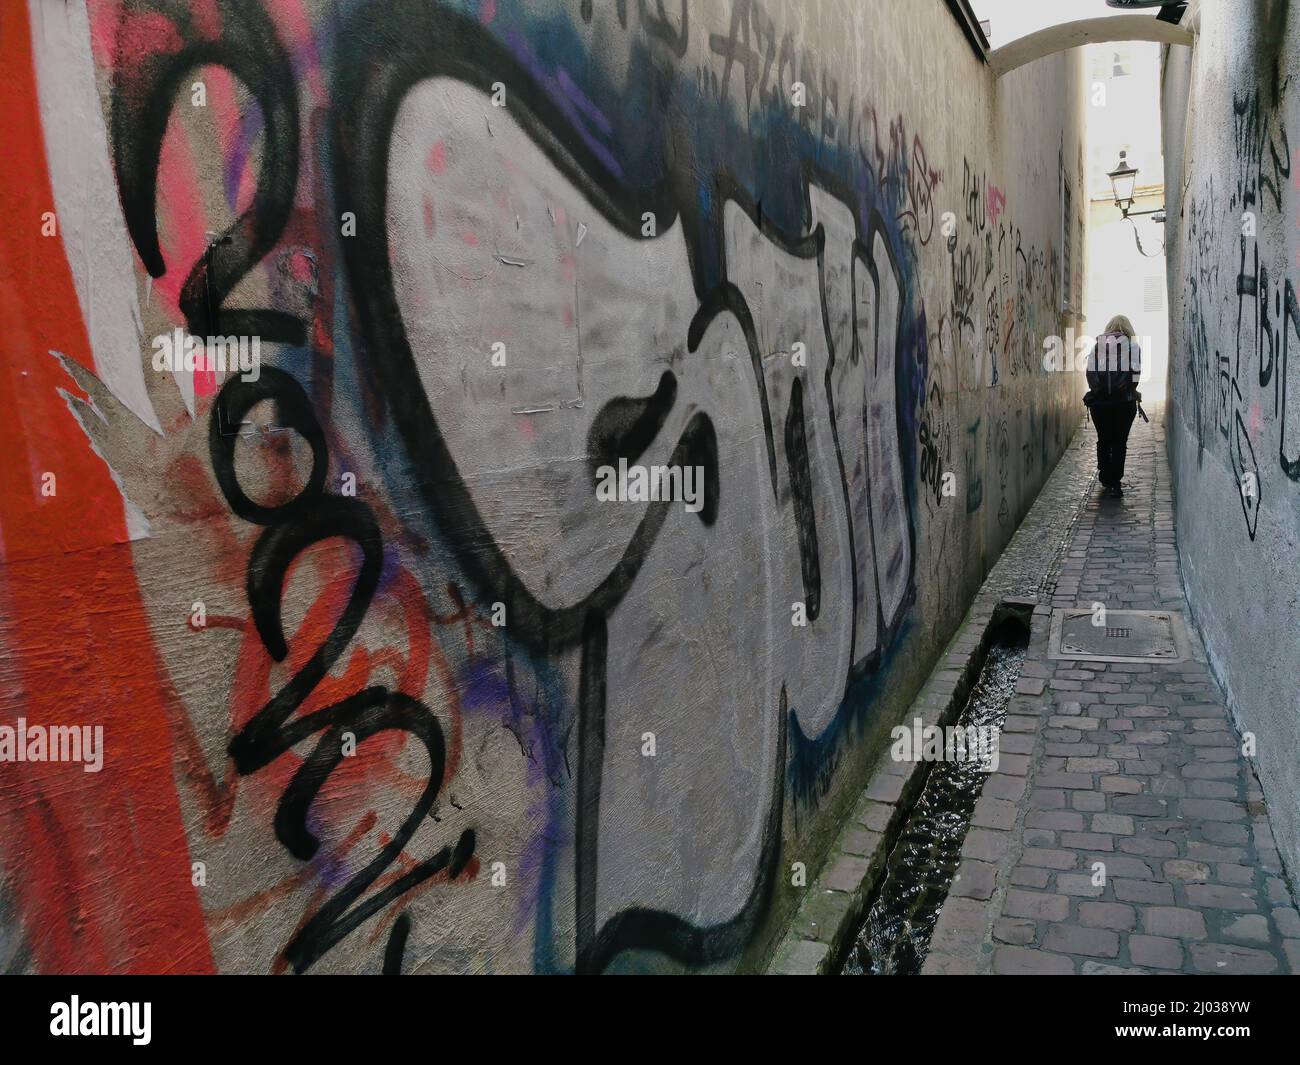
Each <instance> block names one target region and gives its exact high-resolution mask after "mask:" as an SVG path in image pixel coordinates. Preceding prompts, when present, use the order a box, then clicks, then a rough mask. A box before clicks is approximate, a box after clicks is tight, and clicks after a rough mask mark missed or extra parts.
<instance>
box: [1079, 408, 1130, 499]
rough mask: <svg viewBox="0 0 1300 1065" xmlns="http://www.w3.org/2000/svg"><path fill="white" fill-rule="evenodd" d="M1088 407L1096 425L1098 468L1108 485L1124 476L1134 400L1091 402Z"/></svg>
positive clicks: (1102, 481) (1114, 483)
mask: <svg viewBox="0 0 1300 1065" xmlns="http://www.w3.org/2000/svg"><path fill="white" fill-rule="evenodd" d="M1089 410H1090V411H1091V413H1092V424H1093V425H1095V426H1096V427H1097V472H1098V474H1099V475H1100V480H1101V483H1102V484H1103V485H1105V486H1106V487H1107V488H1112V487H1115V486H1117V485H1118V484H1119V482H1120V480H1121V479H1122V478H1123V476H1124V454H1125V452H1126V451H1127V450H1128V431H1129V429H1131V428H1132V427H1133V419H1134V418H1136V417H1137V401H1136V400H1123V401H1120V402H1118V403H1104V404H1103V403H1094V404H1093V405H1092V406H1091V407H1090V408H1089Z"/></svg>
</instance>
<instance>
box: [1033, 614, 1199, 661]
mask: <svg viewBox="0 0 1300 1065" xmlns="http://www.w3.org/2000/svg"><path fill="white" fill-rule="evenodd" d="M1047 655H1048V657H1049V658H1074V659H1078V660H1080V661H1085V662H1086V661H1093V662H1150V661H1159V662H1180V661H1182V660H1183V659H1185V658H1187V657H1188V654H1187V633H1186V631H1185V630H1184V628H1183V619H1182V615H1180V614H1177V613H1174V612H1173V611H1170V610H1107V611H1106V612H1105V614H1104V615H1103V614H1100V613H1097V614H1094V613H1093V611H1092V610H1090V609H1085V608H1083V607H1066V608H1063V609H1058V610H1055V611H1053V612H1052V633H1051V641H1050V643H1049V645H1048V649H1047Z"/></svg>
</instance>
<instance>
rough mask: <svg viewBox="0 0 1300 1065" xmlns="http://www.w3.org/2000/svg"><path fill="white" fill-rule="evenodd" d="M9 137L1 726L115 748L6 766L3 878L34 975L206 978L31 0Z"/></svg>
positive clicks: (6, 126)
mask: <svg viewBox="0 0 1300 1065" xmlns="http://www.w3.org/2000/svg"><path fill="white" fill-rule="evenodd" d="M0 129H3V130H4V131H5V149H4V151H3V152H0V218H3V219H4V226H3V229H0V455H3V458H2V459H0V560H2V561H3V562H4V565H3V567H2V568H0V626H2V629H0V649H3V654H0V724H7V725H15V724H16V721H17V718H19V717H23V718H25V719H26V720H27V722H28V724H29V725H43V726H50V725H59V724H67V725H73V724H76V725H92V726H93V725H102V726H103V729H104V746H105V754H104V765H103V769H102V771H100V772H98V773H86V772H84V770H83V767H82V766H81V765H79V764H69V763H51V762H43V763H14V762H0V848H3V851H2V853H3V866H4V870H5V873H6V874H7V875H8V876H9V877H10V878H12V880H13V882H14V883H15V884H16V889H17V890H16V895H17V904H18V908H19V911H20V914H19V916H20V919H21V924H22V928H23V931H24V935H25V939H26V945H27V947H28V948H29V949H30V951H31V957H32V961H33V964H34V966H35V968H37V969H38V970H40V971H44V972H73V973H81V972H174V971H184V972H204V971H211V970H212V968H213V960H212V953H211V949H210V945H209V942H208V936H207V930H206V925H205V921H204V917H203V911H202V908H201V906H200V905H199V900H198V896H197V893H196V890H195V889H194V888H193V887H192V886H191V884H190V861H191V858H190V854H189V848H188V845H187V842H186V837H185V831H184V827H183V824H182V821H181V812H180V804H179V801H178V799H177V795H176V786H175V782H174V779H173V736H172V730H171V728H170V725H169V723H168V715H167V704H166V702H165V698H166V696H165V688H164V685H163V681H162V675H161V672H160V666H159V664H158V661H157V658H156V654H155V649H154V644H153V639H152V635H151V632H150V627H149V622H148V617H147V615H146V613H145V609H144V606H143V603H142V602H141V598H140V591H139V588H138V586H137V582H136V577H135V571H134V566H133V561H132V554H131V549H130V546H129V544H128V543H127V541H126V524H125V518H124V515H123V507H122V500H121V496H120V494H119V492H118V489H117V487H116V485H115V484H114V483H113V481H112V478H111V477H110V476H109V473H108V470H107V468H106V467H105V465H104V463H103V461H102V460H101V459H100V458H99V457H98V456H97V455H96V454H95V453H94V452H93V451H92V450H91V448H90V446H89V442H88V441H87V439H86V436H85V434H84V432H83V431H82V429H81V428H80V426H79V425H78V424H77V422H76V420H75V419H74V418H73V416H72V414H71V412H70V411H69V410H68V408H67V405H66V403H65V401H64V400H63V397H62V396H60V395H59V394H58V392H57V389H58V388H65V389H68V390H70V391H76V390H75V387H74V386H73V384H72V382H71V381H70V380H69V379H68V377H67V374H66V373H65V372H64V371H63V369H62V367H61V366H59V364H58V362H57V361H56V360H55V359H54V358H53V357H52V356H50V355H49V354H48V352H49V351H50V350H51V349H54V350H57V351H61V352H63V353H64V354H66V355H67V356H68V357H69V358H72V359H75V360H76V361H77V362H78V363H80V364H81V365H82V366H85V367H87V368H93V366H94V361H93V358H92V356H91V351H90V345H89V341H88V340H87V336H86V331H85V327H84V325H83V323H82V321H81V311H80V307H79V305H78V301H77V294H76V290H75V288H74V286H73V281H72V274H71V271H70V270H69V267H68V263H67V259H66V255H65V252H64V249H63V244H62V241H61V240H60V239H58V238H57V237H49V236H42V234H41V224H42V214H43V213H44V212H46V211H53V210H54V198H53V194H52V191H51V187H50V180H49V174H48V171H47V168H46V161H45V152H44V142H43V138H42V132H41V124H40V110H39V105H38V100H37V89H36V73H35V67H34V64H33V61H32V48H31V26H30V22H29V15H28V11H27V5H26V3H14V4H6V5H4V10H3V14H0ZM46 472H49V473H53V474H54V476H55V478H56V480H55V490H56V494H55V495H54V496H53V497H50V498H46V497H45V496H43V495H42V493H41V485H42V474H44V473H46ZM196 857H201V856H196Z"/></svg>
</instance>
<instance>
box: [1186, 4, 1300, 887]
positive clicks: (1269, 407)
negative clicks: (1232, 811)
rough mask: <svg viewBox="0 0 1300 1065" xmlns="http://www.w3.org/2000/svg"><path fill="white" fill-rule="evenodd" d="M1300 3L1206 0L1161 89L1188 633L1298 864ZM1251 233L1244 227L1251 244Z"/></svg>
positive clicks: (1282, 844) (1281, 841)
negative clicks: (1247, 741)
mask: <svg viewBox="0 0 1300 1065" xmlns="http://www.w3.org/2000/svg"><path fill="white" fill-rule="evenodd" d="M1298 72H1300V8H1298V7H1297V6H1296V5H1295V4H1294V3H1288V2H1287V0H1253V2H1249V3H1207V4H1204V5H1202V7H1201V13H1200V27H1199V35H1198V38H1197V42H1196V46H1195V48H1194V50H1188V49H1183V48H1174V49H1172V51H1171V52H1170V54H1169V56H1168V60H1167V63H1166V67H1165V82H1164V89H1163V92H1164V107H1165V113H1164V139H1165V160H1166V182H1165V184H1166V188H1167V190H1168V207H1169V219H1170V221H1169V225H1168V227H1167V229H1168V251H1169V306H1170V318H1171V320H1170V344H1169V352H1170V355H1169V365H1170V398H1171V408H1170V413H1171V417H1170V429H1169V450H1170V459H1171V463H1172V467H1173V476H1174V489H1175V500H1176V507H1177V522H1178V531H1179V549H1180V554H1181V559H1182V564H1183V574H1184V580H1185V582H1186V585H1187V591H1188V596H1189V598H1190V601H1191V606H1192V611H1193V614H1194V616H1195V620H1196V622H1197V624H1198V625H1199V626H1200V629H1201V632H1202V634H1203V636H1204V638H1205V643H1206V646H1207V649H1208V652H1209V655H1210V658H1211V661H1212V664H1213V667H1214V669H1215V672H1216V674H1217V675H1218V677H1219V679H1220V680H1221V682H1222V683H1223V685H1224V686H1225V688H1226V689H1227V691H1228V693H1229V696H1230V700H1231V705H1232V707H1233V710H1234V712H1235V714H1236V716H1237V718H1238V719H1239V721H1240V724H1241V727H1242V728H1243V729H1245V730H1247V731H1249V732H1252V733H1254V735H1255V737H1256V742H1257V746H1258V763H1257V764H1258V768H1259V773H1260V777H1261V780H1262V783H1263V786H1264V792H1265V795H1266V796H1267V799H1268V802H1269V811H1270V814H1271V816H1272V819H1273V824H1274V827H1275V831H1276V832H1277V833H1278V836H1279V838H1278V845H1279V849H1280V850H1281V852H1282V854H1283V857H1284V860H1285V862H1286V864H1287V866H1288V868H1289V870H1290V871H1291V872H1292V874H1293V875H1294V873H1295V872H1296V870H1297V868H1300V564H1298V563H1300V307H1297V303H1296V292H1295V283H1296V277H1297V255H1298V254H1300V192H1297V190H1296V186H1295V183H1296V179H1297V176H1298V175H1296V174H1294V173H1293V158H1294V155H1293V152H1294V145H1292V144H1291V143H1290V141H1289V137H1290V136H1295V135H1296V133H1297V130H1300V123H1298V122H1297V121H1296V119H1297V111H1298V110H1300V92H1298V91H1297V90H1300V85H1298V84H1297V80H1296V79H1297V73H1298ZM1252 234H1253V235H1252Z"/></svg>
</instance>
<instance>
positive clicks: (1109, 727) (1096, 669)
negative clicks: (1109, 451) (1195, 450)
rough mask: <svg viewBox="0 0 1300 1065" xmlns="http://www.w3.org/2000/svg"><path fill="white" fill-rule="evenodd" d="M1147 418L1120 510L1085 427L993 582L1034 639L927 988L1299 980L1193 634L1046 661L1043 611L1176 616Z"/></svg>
mask: <svg viewBox="0 0 1300 1065" xmlns="http://www.w3.org/2000/svg"><path fill="white" fill-rule="evenodd" d="M1151 413H1152V421H1151V423H1150V424H1149V425H1147V424H1143V423H1142V422H1141V421H1138V422H1137V423H1135V425H1134V428H1133V434H1132V437H1131V438H1130V449H1129V458H1128V465H1127V470H1126V476H1125V480H1124V490H1125V495H1124V497H1123V498H1122V499H1108V498H1107V499H1103V498H1100V496H1099V488H1098V486H1097V484H1096V482H1095V474H1094V466H1095V461H1094V455H1095V451H1094V448H1095V439H1096V438H1095V435H1094V433H1093V431H1092V428H1091V426H1090V425H1088V426H1085V427H1084V428H1083V429H1082V430H1081V431H1080V433H1079V434H1078V435H1077V436H1076V438H1075V440H1074V441H1073V442H1072V444H1071V446H1070V448H1069V450H1068V451H1067V453H1066V455H1065V457H1064V458H1063V459H1062V460H1061V463H1060V465H1059V466H1058V468H1057V470H1056V471H1055V472H1054V473H1053V476H1052V478H1051V480H1050V481H1049V483H1048V485H1047V487H1046V488H1045V490H1044V494H1043V496H1042V497H1040V500H1039V503H1037V504H1036V505H1035V507H1034V511H1033V512H1031V514H1030V517H1029V519H1028V520H1027V521H1026V523H1025V524H1024V525H1023V526H1022V527H1021V529H1020V530H1019V531H1018V532H1017V534H1016V538H1015V539H1014V540H1013V541H1012V543H1011V545H1010V546H1009V547H1008V550H1007V553H1006V554H1005V555H1004V556H1003V558H1002V559H1001V560H1000V561H999V563H998V565H997V566H996V567H995V568H994V570H993V572H992V573H991V574H990V578H989V579H990V581H991V582H993V583H994V584H995V585H996V586H997V587H998V588H999V594H1013V595H1020V596H1022V597H1024V598H1033V599H1035V600H1036V601H1037V604H1038V605H1037V606H1036V607H1035V609H1034V634H1033V638H1032V640H1031V643H1030V647H1029V652H1028V655H1027V657H1026V660H1025V663H1024V667H1023V671H1022V675H1021V680H1020V685H1019V687H1018V694H1017V696H1016V698H1015V700H1014V701H1013V703H1012V705H1011V707H1010V709H1009V711H1008V718H1007V725H1006V731H1005V733H1004V736H1003V743H1002V750H1003V752H1004V753H1003V754H1002V758H1001V765H1000V767H999V770H998V772H996V773H994V774H992V775H991V776H990V778H989V780H988V782H987V783H986V785H985V789H984V792H983V795H982V797H981V799H980V802H979V804H978V805H977V807H976V813H975V818H974V820H973V822H972V827H971V829H970V831H969V832H968V834H967V837H966V841H965V844H964V846H963V855H964V862H963V865H962V867H961V868H960V869H959V871H958V880H957V882H956V883H955V884H954V887H953V890H952V892H951V894H950V895H949V898H948V901H947V902H946V903H945V905H944V909H943V912H942V913H941V915H940V918H939V923H938V926H937V927H936V929H935V934H934V938H933V940H932V944H931V952H930V955H929V957H928V959H927V962H926V965H925V970H924V971H925V972H926V973H945V972H967V973H970V972H977V973H995V974H1000V973H1007V974H1010V973H1019V974H1025V973H1060V974H1067V973H1082V974H1120V973H1167V972H1186V973H1288V972H1300V914H1298V913H1297V911H1296V907H1295V904H1294V901H1293V898H1292V896H1291V893H1290V892H1289V890H1288V887H1287V884H1286V882H1285V880H1284V878H1283V872H1282V867H1281V864H1280V861H1279V857H1278V852H1277V849H1276V847H1275V846H1274V843H1273V838H1272V835H1271V833H1270V831H1269V823H1268V814H1267V810H1266V809H1265V804H1264V800H1263V795H1262V793H1261V792H1260V789H1259V785H1258V782H1257V780H1256V777H1255V775H1254V772H1253V769H1252V767H1251V764H1250V760H1249V759H1248V758H1247V757H1245V756H1244V755H1243V754H1242V738H1241V736H1240V735H1239V734H1238V733H1237V731H1236V728H1235V727H1234V725H1233V722H1232V720H1231V719H1230V716H1229V713H1228V710H1227V708H1226V705H1225V702H1224V698H1223V695H1222V693H1221V692H1220V690H1219V688H1218V686H1217V685H1216V683H1215V681H1214V680H1213V678H1212V676H1211V674H1210V672H1209V670H1208V668H1207V666H1206V664H1205V654H1204V650H1203V648H1202V646H1201V644H1200V640H1199V638H1198V637H1197V635H1196V632H1195V630H1194V629H1192V628H1191V627H1190V625H1189V627H1188V637H1189V642H1190V650H1191V658H1189V659H1188V660H1186V661H1180V662H1152V663H1149V664H1148V663H1145V662H1143V663H1136V662H1093V661H1084V662H1076V661H1069V660H1055V659H1049V658H1048V656H1047V652H1048V629H1049V624H1050V612H1051V610H1052V609H1054V608H1059V607H1083V608H1088V607H1091V605H1092V604H1093V603H1098V602H1099V603H1103V604H1105V606H1106V608H1107V609H1108V610H1157V609H1167V610H1171V611H1179V612H1181V613H1182V615H1183V617H1184V619H1188V617H1189V615H1188V613H1187V606H1186V602H1185V600H1184V597H1183V588H1182V583H1181V579H1180V576H1179V567H1178V558H1177V553H1176V546H1175V530H1174V524H1173V507H1172V499H1171V494H1170V477H1169V468H1168V462H1167V459H1166V457H1165V439H1164V425H1163V418H1162V412H1161V411H1158V410H1157V411H1154V412H1151ZM1039 504H1042V505H1039ZM1103 873H1104V876H1103V875H1101V874H1103Z"/></svg>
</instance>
